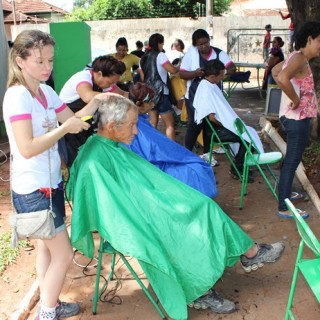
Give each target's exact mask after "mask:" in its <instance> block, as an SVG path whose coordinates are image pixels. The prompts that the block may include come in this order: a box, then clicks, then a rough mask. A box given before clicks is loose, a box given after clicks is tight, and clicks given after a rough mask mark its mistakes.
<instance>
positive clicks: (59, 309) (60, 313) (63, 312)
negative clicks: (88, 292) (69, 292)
mask: <svg viewBox="0 0 320 320" xmlns="http://www.w3.org/2000/svg"><path fill="white" fill-rule="evenodd" d="M79 312H80V305H79V303H70V302H62V301H59V302H58V304H57V306H56V313H57V318H58V319H60V318H69V317H72V316H75V315H77V314H78V313H79Z"/></svg>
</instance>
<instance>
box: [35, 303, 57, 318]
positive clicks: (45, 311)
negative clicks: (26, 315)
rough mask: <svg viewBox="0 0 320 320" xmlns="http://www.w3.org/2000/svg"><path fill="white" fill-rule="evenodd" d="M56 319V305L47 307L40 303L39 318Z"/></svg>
mask: <svg viewBox="0 0 320 320" xmlns="http://www.w3.org/2000/svg"><path fill="white" fill-rule="evenodd" d="M54 319H56V307H53V308H48V307H46V306H44V305H43V304H42V303H41V308H40V316H39V320H54Z"/></svg>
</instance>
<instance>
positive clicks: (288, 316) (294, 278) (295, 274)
mask: <svg viewBox="0 0 320 320" xmlns="http://www.w3.org/2000/svg"><path fill="white" fill-rule="evenodd" d="M303 246H304V244H303V240H301V241H300V245H299V249H298V254H297V259H296V263H295V266H294V272H293V276H292V282H291V288H290V293H289V298H288V304H287V308H286V314H285V317H284V320H288V319H293V320H294V315H293V313H292V311H291V308H292V302H293V298H294V293H295V290H296V286H297V279H298V272H299V267H298V264H299V262H300V259H301V257H302V253H303Z"/></svg>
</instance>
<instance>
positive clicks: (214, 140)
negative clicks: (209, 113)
mask: <svg viewBox="0 0 320 320" xmlns="http://www.w3.org/2000/svg"><path fill="white" fill-rule="evenodd" d="M205 121H207V123H208V125H209V127H210V129H211V131H212V135H211V139H210V151H209V163H211V160H212V150H213V147H215V146H219V147H221V148H222V149H223V151H224V152H225V154H226V156H227V157H228V159H229V161H230V163H231V165H232V167H233V169H234V170H235V172H236V173H237V175H238V177H239V179H240V181H241V179H242V178H241V174H240V172H239V170H238V168H237V166H236V164H235V163H234V157H235V155H234V153H233V151H232V149H231V148H230V144H233V143H234V142H223V141H221V140H220V137H219V136H218V134H217V132H216V130H215V129H214V127H213V125H212V123H211V121H210V120H209V118H208V117H205Z"/></svg>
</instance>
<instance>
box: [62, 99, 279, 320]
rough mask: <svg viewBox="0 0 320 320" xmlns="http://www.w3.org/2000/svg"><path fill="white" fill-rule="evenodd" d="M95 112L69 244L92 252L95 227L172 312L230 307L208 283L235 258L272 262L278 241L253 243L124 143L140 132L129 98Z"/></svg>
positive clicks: (251, 265)
mask: <svg viewBox="0 0 320 320" xmlns="http://www.w3.org/2000/svg"><path fill="white" fill-rule="evenodd" d="M99 112H100V119H99V125H98V133H97V134H96V135H94V136H92V137H90V138H89V139H88V140H87V142H86V144H85V145H84V146H83V147H82V148H81V150H80V151H79V154H78V157H77V159H76V160H75V162H74V164H73V166H72V168H71V173H70V180H69V183H68V185H67V193H68V194H69V197H70V198H71V199H72V201H73V213H72V232H71V233H72V234H71V241H72V244H73V246H74V247H75V248H76V249H78V250H80V251H81V252H83V253H84V254H85V255H86V256H88V257H93V255H94V251H95V247H94V241H93V234H92V231H94V230H96V231H98V232H99V234H100V235H101V236H102V237H103V238H104V239H106V240H108V241H109V242H110V244H111V245H112V246H113V247H114V248H115V249H116V250H118V251H119V252H122V253H123V254H125V255H129V256H131V257H134V258H136V259H137V260H138V261H139V263H140V265H141V267H142V269H143V270H144V272H145V274H146V275H147V277H148V280H149V281H150V284H151V285H152V287H153V289H154V291H155V293H156V294H157V296H158V298H159V300H160V302H161V304H162V305H163V307H164V309H165V310H166V312H167V313H168V315H169V317H171V318H173V319H187V305H188V304H190V305H191V306H194V307H196V308H203V309H205V308H211V309H212V310H214V311H215V312H218V313H230V312H233V311H235V304H234V303H233V302H231V301H229V300H226V299H223V298H221V297H219V296H218V295H217V294H216V292H215V291H214V290H212V289H211V288H212V286H213V285H214V284H215V283H216V282H217V281H218V279H219V278H220V277H221V276H222V274H223V272H224V269H225V267H227V266H228V267H231V266H233V265H234V264H235V263H236V262H237V261H238V260H239V259H240V260H241V264H242V266H243V268H244V269H245V270H246V271H248V272H249V271H251V270H256V269H258V268H259V267H261V266H263V264H264V263H272V262H275V261H276V260H277V259H278V258H279V257H280V256H281V255H282V252H283V250H284V244H283V243H282V242H277V243H274V244H271V245H270V244H255V243H254V242H253V240H251V239H250V238H249V237H248V236H247V235H246V233H245V232H244V231H243V230H242V229H241V228H240V227H239V226H238V225H237V224H236V223H235V222H233V221H232V220H231V219H230V218H229V217H228V216H227V215H226V214H225V213H224V212H223V211H222V209H221V208H220V207H219V206H218V205H217V204H216V203H215V202H214V201H213V200H211V199H210V198H208V197H206V196H204V195H203V194H201V193H199V192H198V191H196V190H194V189H192V188H190V187H189V186H187V185H185V184H184V183H181V182H180V181H178V180H176V179H174V178H172V177H171V176H169V175H167V174H166V173H163V172H162V171H161V170H159V169H157V168H155V166H153V165H152V164H150V163H149V162H147V161H145V160H144V159H142V158H141V157H140V156H138V155H136V154H135V153H133V152H132V151H130V150H128V149H127V148H125V147H123V146H122V145H121V144H120V143H125V144H130V143H131V142H132V140H133V138H134V136H135V135H136V134H137V131H138V129H137V122H138V107H137V106H136V105H135V104H134V103H133V102H131V101H130V100H128V99H126V98H125V97H122V96H118V95H110V96H109V97H108V98H107V101H102V100H101V101H100V107H99ZM208 290H210V293H209V294H208V295H204V296H202V295H203V294H205V293H206V292H207V291H208Z"/></svg>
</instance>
